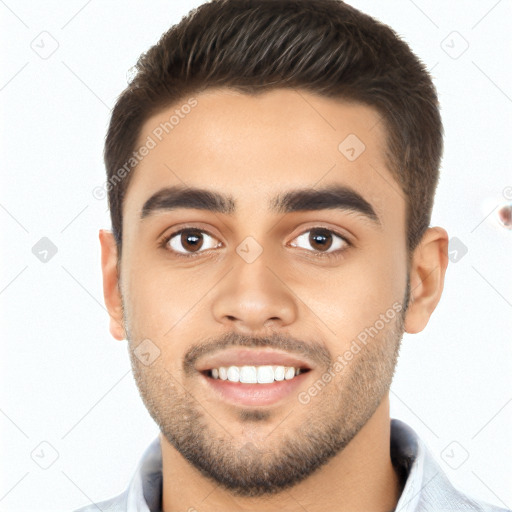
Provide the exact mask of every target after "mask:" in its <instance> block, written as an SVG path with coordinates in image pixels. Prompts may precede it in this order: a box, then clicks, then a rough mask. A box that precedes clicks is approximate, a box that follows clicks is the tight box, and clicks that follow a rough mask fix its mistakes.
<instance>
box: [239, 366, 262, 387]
mask: <svg viewBox="0 0 512 512" xmlns="http://www.w3.org/2000/svg"><path fill="white" fill-rule="evenodd" d="M240 382H245V383H246V384H256V382H258V375H257V371H256V368H255V367H254V366H242V368H240Z"/></svg>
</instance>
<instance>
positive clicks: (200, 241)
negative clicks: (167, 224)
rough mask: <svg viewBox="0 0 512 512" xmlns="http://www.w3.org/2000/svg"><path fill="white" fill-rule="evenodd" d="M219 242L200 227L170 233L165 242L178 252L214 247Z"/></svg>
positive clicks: (199, 250)
mask: <svg viewBox="0 0 512 512" xmlns="http://www.w3.org/2000/svg"><path fill="white" fill-rule="evenodd" d="M217 242H218V241H217ZM219 244H220V243H216V239H215V238H214V237H213V236H211V235H209V234H208V233H206V232H205V231H201V230H200V229H182V230H180V231H178V232H177V233H174V234H172V235H171V236H170V237H169V239H168V242H167V245H168V246H170V248H171V249H172V250H173V251H175V252H177V253H180V254H190V253H197V252H202V251H201V249H203V250H208V249H214V248H215V247H218V246H219Z"/></svg>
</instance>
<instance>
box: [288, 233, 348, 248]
mask: <svg viewBox="0 0 512 512" xmlns="http://www.w3.org/2000/svg"><path fill="white" fill-rule="evenodd" d="M295 240H297V241H299V242H300V243H302V244H306V245H309V246H310V247H312V248H313V251H311V252H317V253H327V254H330V253H332V252H337V251H341V250H344V249H345V248H346V247H348V246H349V245H350V244H349V242H348V241H347V240H346V239H345V238H344V237H343V236H341V235H339V234H337V233H335V232H334V231H331V230H330V229H326V228H313V229H310V230H308V231H306V232H304V233H302V234H301V235H299V236H298V237H297V238H296V239H295ZM291 245H292V246H293V247H300V245H299V244H298V243H292V244H291ZM306 249H307V247H306ZM330 249H332V250H330Z"/></svg>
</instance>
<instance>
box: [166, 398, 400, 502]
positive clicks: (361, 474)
mask: <svg viewBox="0 0 512 512" xmlns="http://www.w3.org/2000/svg"><path fill="white" fill-rule="evenodd" d="M160 441H161V446H162V472H163V495H162V510H163V512H183V511H190V512H192V511H194V510H200V511H201V512H215V511H219V510H222V511H223V512H232V511H233V512H234V511H249V510H251V511H254V510H258V511H259V512H270V511H277V510H279V512H295V511H303V510H308V512H320V511H325V510H330V511H333V512H348V511H350V512H363V511H364V512H370V511H371V512H389V511H392V510H394V509H395V507H396V504H397V502H398V499H399V498H400V493H401V485H400V481H399V478H398V476H397V474H396V472H395V470H394V468H393V465H392V463H391V457H390V417H389V395H386V396H385V398H384V399H383V400H382V402H381V403H380V405H379V407H378V408H377V410H376V411H375V413H374V415H373V416H372V417H371V418H370V420H369V421H368V422H367V423H366V425H365V426H364V427H363V428H362V429H361V430H360V431H359V432H358V434H357V435H356V436H355V437H354V438H353V439H352V441H350V443H349V444H348V445H347V446H346V447H345V449H344V450H342V451H341V452H340V453H338V455H336V456H335V457H334V458H332V459H331V460H330V461H329V462H328V463H327V464H325V465H324V466H322V467H321V468H320V469H318V470H317V471H316V472H315V473H313V475H311V476H310V477H309V478H307V479H306V480H304V481H303V482H301V483H299V484H297V485H295V486H294V487H291V488H289V489H287V490H284V491H283V492H281V493H279V494H277V495H273V496H269V497H258V498H240V497H235V496H233V495H231V494H230V493H229V491H227V490H225V489H223V488H221V487H220V486H219V485H218V484H217V483H216V482H214V481H212V480H210V479H208V478H206V477H205V476H203V475H202V474H201V473H200V472H199V471H197V470H196V469H195V468H194V467H193V466H191V465H190V463H189V462H188V461H186V460H185V459H184V458H183V457H182V456H181V454H180V453H179V452H177V451H176V450H175V448H174V447H173V446H172V445H170V444H169V443H168V441H167V440H166V439H165V438H164V437H163V435H162V434H160Z"/></svg>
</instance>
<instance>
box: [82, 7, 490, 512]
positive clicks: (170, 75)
mask: <svg viewBox="0 0 512 512" xmlns="http://www.w3.org/2000/svg"><path fill="white" fill-rule="evenodd" d="M441 154H442V124H441V119H440V115H439V107H438V101H437V95H436V91H435V88H434V86H433V84H432V81H431V78H430V76H429V75H428V73H427V71H426V70H425V67H424V65H423V64H422V63H421V62H420V61H419V60H418V59H417V57H415V56H414V54H413V53H412V52H411V50H410V49H409V47H408V46H407V45H406V44H405V43H404V42H403V41H401V40H400V39H399V38H398V37H397V35H396V34H395V33H394V32H393V31H392V30H391V29H390V28H389V27H387V26H385V25H383V24H381V23H379V22H377V21H375V20H373V19H372V18H370V17H369V16H367V15H364V14H362V13H360V12H359V11H357V10H356V9H354V8H352V7H350V6H348V5H346V4H344V3H342V2H339V1H338V0H216V1H212V2H210V3H207V4H204V5H202V6H200V7H199V8H198V9H195V10H193V11H192V12H191V13H190V14H189V15H188V16H187V17H185V18H183V20H182V21H181V22H180V23H179V24H178V25H177V26H174V27H172V28H171V29H170V30H169V31H168V32H167V33H165V34H164V35H163V36H162V38H161V39H160V41H159V42H158V44H156V45H155V46H154V47H152V48H150V49H149V51H148V52H146V53H145V54H144V55H143V56H141V58H140V59H139V62H138V63H137V74H136V76H135V77H134V79H133V80H132V81H131V83H130V84H129V86H128V88H127V89H126V90H125V91H124V92H123V93H122V95H121V96H120V98H119V99H118V101H117V104H116V106H115V108H114V110H113V113H112V119H111V123H110V126H109V130H108V134H107V139H106V146H105V162H106V167H107V174H108V191H109V205H110V211H111V217H112V231H111V232H110V231H107V230H100V242H101V248H102V271H103V285H104V296H105V302H106V305H107V308H108V311H109V314H110V317H111V323H110V331H111V333H112V335H113V336H114V337H115V338H116V339H118V340H124V339H127V340H128V342H129V350H130V358H131V362H132V367H133V371H134V376H135V379H136V382H137V385H138V388H139V390H140V393H141V396H142V399H143V401H144V403H145V405H146V407H147V409H148V411H149V412H150V414H151V416H152V417H153V419H154V420H155V422H156V423H157V425H158V426H159V429H160V434H159V436H158V437H157V438H156V439H155V440H154V442H153V443H152V444H151V445H150V446H149V447H148V450H147V451H146V453H145V454H144V456H143V459H142V461H141V463H140V465H139V467H138V468H137V471H136V472H135V474H134V476H133V479H132V481H131V482H130V484H129V486H128V488H127V490H126V491H125V492H124V493H122V494H121V495H120V496H117V497H115V498H113V499H111V500H108V501H104V502H101V503H98V504H97V505H92V506H89V507H85V508H83V509H81V510H82V511H86V510H97V509H98V508H99V509H100V510H109V511H110V510H112V511H114V510H115V511H121V510H131V511H135V510H140V511H156V510H163V511H165V512H171V511H172V512H177V511H195V510H197V511H200V512H211V511H222V512H229V511H238V510H244V511H249V510H250V511H261V512H264V511H280V512H281V511H297V510H302V511H308V512H317V511H330V512H332V511H334V512H348V511H350V512H356V511H361V512H362V511H365V512H369V511H373V512H388V511H393V510H396V511H404V512H405V511H436V512H441V511H445V510H451V511H454V510H474V511H477V510H478V511H484V510H485V511H495V510H499V509H497V508H495V507H493V506H491V505H487V504H483V503H477V502H476V501H475V500H474V499H471V498H470V497H467V496H465V495H463V494H462V493H460V492H458V491H457V490H456V489H455V488H454V487H452V485H451V484H450V483H449V482H448V480H447V478H446V476H444V474H443V472H442V470H441V468H440V467H439V466H438V465H437V464H436V462H435V461H434V459H433V458H432V456H431V455H430V454H429V452H428V450H427V449H426V448H425V446H424V444H423V443H422V442H421V440H420V439H418V437H417V436H416V434H415V433H414V431H413V430H412V429H410V428H409V427H408V426H407V425H405V424H404V423H402V422H400V421H398V420H390V415H389V388H390V385H391V381H392V377H393V373H394V370H395V366H396V362H397V357H398V352H399V346H400V341H401V338H402V335H403V333H404V332H405V331H406V332H408V333H417V332H420V331H421V330H423V329H424V328H425V326H426V324H427V322H428V320H429V318H430V316H431V314H432V312H433V311H434V309H435V307H436V305H437V304H438V302H439V299H440V297H441V293H442V290H443V283H444V276H445V271H446V267H447V263H448V258H447V245H448V235H447V233H446V231H445V230H444V229H442V228H440V227H429V223H430V216H431V211H432V205H433V200H434V194H435V189H436V186H437V182H438V174H439V164H440V159H441Z"/></svg>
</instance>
